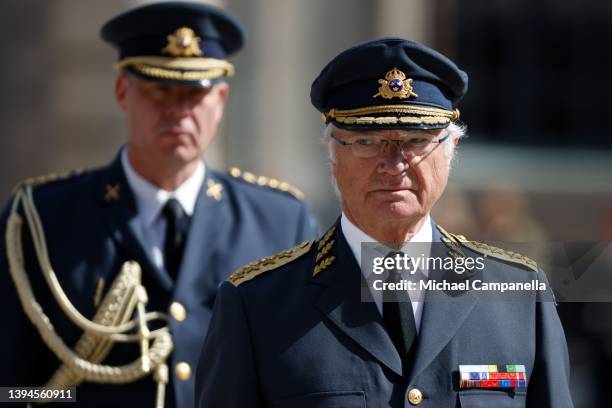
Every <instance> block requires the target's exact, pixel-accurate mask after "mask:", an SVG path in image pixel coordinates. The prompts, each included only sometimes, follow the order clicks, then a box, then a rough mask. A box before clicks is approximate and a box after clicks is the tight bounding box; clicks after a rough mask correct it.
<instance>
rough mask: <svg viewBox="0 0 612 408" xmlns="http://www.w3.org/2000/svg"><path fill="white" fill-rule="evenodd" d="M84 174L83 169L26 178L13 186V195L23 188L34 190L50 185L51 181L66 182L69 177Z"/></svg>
mask: <svg viewBox="0 0 612 408" xmlns="http://www.w3.org/2000/svg"><path fill="white" fill-rule="evenodd" d="M84 172H85V170H84V169H76V170H70V171H64V172H61V173H51V174H45V175H42V176H36V177H30V178H27V179H25V180H23V181H21V182H20V183H19V184H17V186H15V188H14V189H13V193H14V192H15V191H17V190H18V189H20V188H21V187H23V186H30V187H32V188H34V187H38V186H42V185H44V184H47V183H51V182H53V181H60V180H66V179H69V178H71V177H75V176H78V175H80V174H83V173H84Z"/></svg>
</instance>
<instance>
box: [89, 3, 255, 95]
mask: <svg viewBox="0 0 612 408" xmlns="http://www.w3.org/2000/svg"><path fill="white" fill-rule="evenodd" d="M100 33H101V36H102V38H103V39H104V40H105V41H106V42H108V43H110V44H112V45H113V46H114V47H115V48H117V49H118V50H119V61H118V62H117V66H118V67H119V68H121V69H126V70H128V71H131V72H132V73H134V74H137V75H139V76H141V77H144V78H145V79H151V80H156V81H171V82H180V83H188V84H193V85H204V86H207V85H210V83H211V81H212V80H215V79H217V78H222V77H228V76H232V75H233V72H234V67H233V65H232V64H230V63H229V62H228V61H226V57H228V56H230V55H232V54H234V53H235V52H237V51H238V50H240V48H242V45H243V43H244V30H243V29H242V26H241V24H240V23H239V22H238V21H237V20H236V19H235V18H234V17H233V16H232V15H230V14H229V13H227V12H226V11H224V10H222V9H220V8H217V7H214V6H211V5H209V4H203V3H191V2H174V1H172V2H161V3H152V4H147V5H144V6H140V7H136V8H133V9H131V10H128V11H126V12H124V13H122V14H119V15H118V16H116V17H114V18H112V19H111V20H109V21H108V22H107V23H106V24H104V26H102V29H101V31H100Z"/></svg>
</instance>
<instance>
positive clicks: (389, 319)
mask: <svg viewBox="0 0 612 408" xmlns="http://www.w3.org/2000/svg"><path fill="white" fill-rule="evenodd" d="M396 254H400V255H402V256H403V254H402V253H401V252H391V253H389V254H388V255H387V257H395V255H396ZM400 280H401V275H400V271H398V270H396V269H394V270H390V271H389V277H388V278H387V282H394V283H397V282H400ZM383 321H384V323H385V326H386V328H387V332H388V333H389V336H390V337H391V340H392V341H393V344H394V345H395V348H396V349H397V351H398V352H399V355H400V357H401V358H402V365H403V367H404V373H405V374H407V373H408V371H407V369H408V368H409V367H410V365H411V364H412V355H413V354H414V347H413V346H414V342H415V340H416V337H417V334H416V323H415V321H414V312H413V311H412V303H411V301H410V296H409V295H408V292H407V291H405V290H401V291H397V290H393V291H391V290H387V291H385V293H384V296H383Z"/></svg>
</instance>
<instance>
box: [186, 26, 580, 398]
mask: <svg viewBox="0 0 612 408" xmlns="http://www.w3.org/2000/svg"><path fill="white" fill-rule="evenodd" d="M466 90H467V75H466V74H465V73H464V72H463V71H461V70H460V69H459V68H458V67H457V66H456V65H455V64H454V63H453V62H452V61H450V60H449V59H448V58H446V57H445V56H443V55H441V54H439V53H438V52H436V51H434V50H431V49H429V48H427V47H425V46H423V45H421V44H418V43H415V42H412V41H407V40H404V39H400V38H383V39H378V40H375V41H371V42H367V43H364V44H360V45H357V46H355V47H353V48H350V49H348V50H346V51H344V52H342V53H341V54H339V55H338V56H337V57H336V58H334V59H333V60H332V61H331V62H330V63H329V64H328V65H327V66H326V67H325V68H324V69H323V71H322V72H321V74H320V75H319V77H318V78H317V79H316V80H315V81H314V83H313V85H312V90H311V99H312V103H313V105H314V106H315V107H316V108H317V109H318V110H319V111H320V112H322V113H323V118H324V120H325V122H326V125H327V127H326V129H325V133H324V137H325V140H326V143H328V144H329V148H330V158H331V162H332V163H331V164H332V171H333V175H334V177H335V180H336V183H337V187H338V190H339V193H340V198H341V205H342V215H341V217H340V219H339V220H338V221H337V223H336V224H335V225H334V226H333V227H332V228H331V229H329V231H328V232H327V233H325V234H324V235H323V237H322V238H321V239H319V240H318V241H314V242H312V241H307V242H304V243H302V244H300V245H298V246H297V247H295V248H293V249H291V250H288V251H285V252H281V253H279V254H277V255H275V256H272V257H269V258H266V259H263V260H261V261H259V262H255V263H253V264H251V265H248V266H246V267H244V268H242V269H241V270H239V271H237V272H236V273H235V274H233V275H232V276H231V277H230V278H229V280H228V281H227V282H225V283H223V285H222V286H221V288H220V293H219V295H218V297H217V301H216V304H215V309H214V313H213V318H212V321H211V326H210V328H209V333H208V337H207V339H206V342H205V344H204V348H203V353H202V355H201V359H200V363H199V366H198V371H197V378H196V400H197V403H198V404H199V405H198V406H200V407H211V406H212V407H225V408H238V407H246V406H248V407H292V408H298V407H318V408H323V407H330V408H331V407H408V406H422V407H455V406H462V407H524V406H529V407H571V406H572V401H571V399H570V394H569V390H568V370H569V369H568V355H567V348H566V344H565V339H564V334H563V330H562V327H561V325H560V323H559V319H558V317H557V312H556V310H555V304H554V302H552V301H544V300H550V299H547V298H546V296H536V293H535V291H536V289H535V287H534V288H532V289H529V288H530V286H529V285H527V284H528V283H529V282H531V281H532V280H536V279H537V280H539V281H541V282H546V279H545V276H544V275H543V273H542V272H541V271H540V270H538V268H537V266H536V265H535V264H534V263H533V262H532V261H531V260H529V259H528V258H525V257H523V256H520V255H518V254H514V253H509V252H506V251H503V250H501V249H497V248H493V247H490V246H487V245H484V244H479V243H476V242H473V241H469V240H467V239H465V238H464V237H463V236H460V235H454V234H451V233H448V232H446V231H445V230H444V229H442V228H441V227H440V226H438V225H437V224H436V223H435V222H434V221H432V220H431V218H430V215H429V214H430V211H431V208H432V206H433V205H434V204H435V203H436V201H437V200H438V199H439V197H440V195H441V194H442V192H443V191H444V188H445V186H446V183H447V178H448V174H449V166H450V162H451V158H452V153H453V149H454V146H455V145H456V144H457V143H458V141H459V138H460V137H461V135H462V133H463V130H462V127H461V126H460V125H459V124H458V123H457V119H458V117H459V112H458V110H456V107H457V104H458V102H459V101H460V99H461V98H462V97H463V96H464V94H465V92H466ZM367 242H372V243H374V244H372V245H375V247H376V248H380V247H388V248H393V249H395V251H397V252H395V253H394V254H393V253H392V254H390V258H391V259H394V258H396V257H397V256H401V255H400V254H401V253H402V252H403V251H409V249H408V247H409V245H408V244H410V243H415V242H420V243H426V244H427V243H429V245H428V247H429V251H430V253H429V256H430V257H435V256H438V257H444V259H451V260H452V261H454V262H455V263H456V265H460V264H459V261H461V262H462V264H467V260H469V259H471V260H473V261H474V260H479V259H480V262H482V265H481V266H482V267H481V268H480V269H478V268H475V267H473V268H472V269H471V270H470V271H469V272H465V271H463V270H460V269H459V268H458V267H453V268H454V269H453V268H451V270H450V271H444V270H443V269H442V268H441V267H440V266H433V267H431V270H426V268H425V270H422V271H421V272H427V273H428V279H425V280H423V282H431V281H433V279H434V278H446V279H445V281H446V282H447V283H449V284H460V283H466V282H467V283H470V284H474V287H481V286H482V285H480V284H478V282H481V283H482V282H506V283H509V282H514V283H516V284H521V285H523V286H524V287H526V288H527V289H526V290H525V293H524V296H521V297H518V298H516V299H512V300H513V301H504V302H500V301H496V300H498V299H497V298H496V295H495V293H493V294H491V296H488V297H487V296H483V295H480V294H479V293H478V292H476V291H475V290H473V288H472V289H470V287H468V289H465V288H464V289H461V288H459V287H458V289H444V290H439V291H436V290H429V291H427V293H425V294H422V295H424V298H423V297H418V296H416V297H412V296H413V293H412V292H408V291H406V290H403V289H402V290H395V291H392V292H390V293H384V294H381V293H376V292H375V291H374V290H373V287H371V286H370V285H369V284H368V282H369V281H370V278H371V276H370V270H371V268H368V266H367V265H366V264H365V263H364V262H365V259H366V258H363V259H362V244H363V243H367ZM406 243H408V244H406ZM364 248H365V247H364ZM400 251H402V252H400ZM404 254H406V253H405V252H404ZM383 259H385V260H386V259H387V258H383ZM432 259H433V258H432ZM464 261H465V262H464ZM464 272H465V273H464ZM387 277H388V278H385V279H392V281H391V282H388V281H387V282H385V283H399V282H400V280H399V279H398V276H397V274H396V273H395V272H394V270H393V268H392V269H391V270H389V271H388V273H387ZM477 284H478V285H477ZM544 286H545V289H548V288H547V287H546V285H545V284H544ZM396 287H398V286H396ZM362 289H366V291H365V295H364V294H363V292H362ZM367 289H369V290H367ZM400 289H401V288H400ZM537 290H540V289H539V288H538V289H537ZM387 292H389V291H387ZM415 292H417V293H415V294H418V291H415ZM544 293H549V292H547V291H545V292H544ZM383 295H384V296H383ZM387 295H389V296H388V297H387ZM383 300H387V301H384V302H383ZM538 300H542V301H538Z"/></svg>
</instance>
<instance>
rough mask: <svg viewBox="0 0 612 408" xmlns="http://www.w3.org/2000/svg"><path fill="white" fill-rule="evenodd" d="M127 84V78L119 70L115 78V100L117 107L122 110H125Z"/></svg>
mask: <svg viewBox="0 0 612 408" xmlns="http://www.w3.org/2000/svg"><path fill="white" fill-rule="evenodd" d="M128 86H129V78H128V77H127V75H125V74H124V73H123V72H120V73H119V74H118V75H117V78H115V100H116V101H117V105H118V106H119V109H121V110H122V111H123V112H125V111H126V110H127V93H128Z"/></svg>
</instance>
